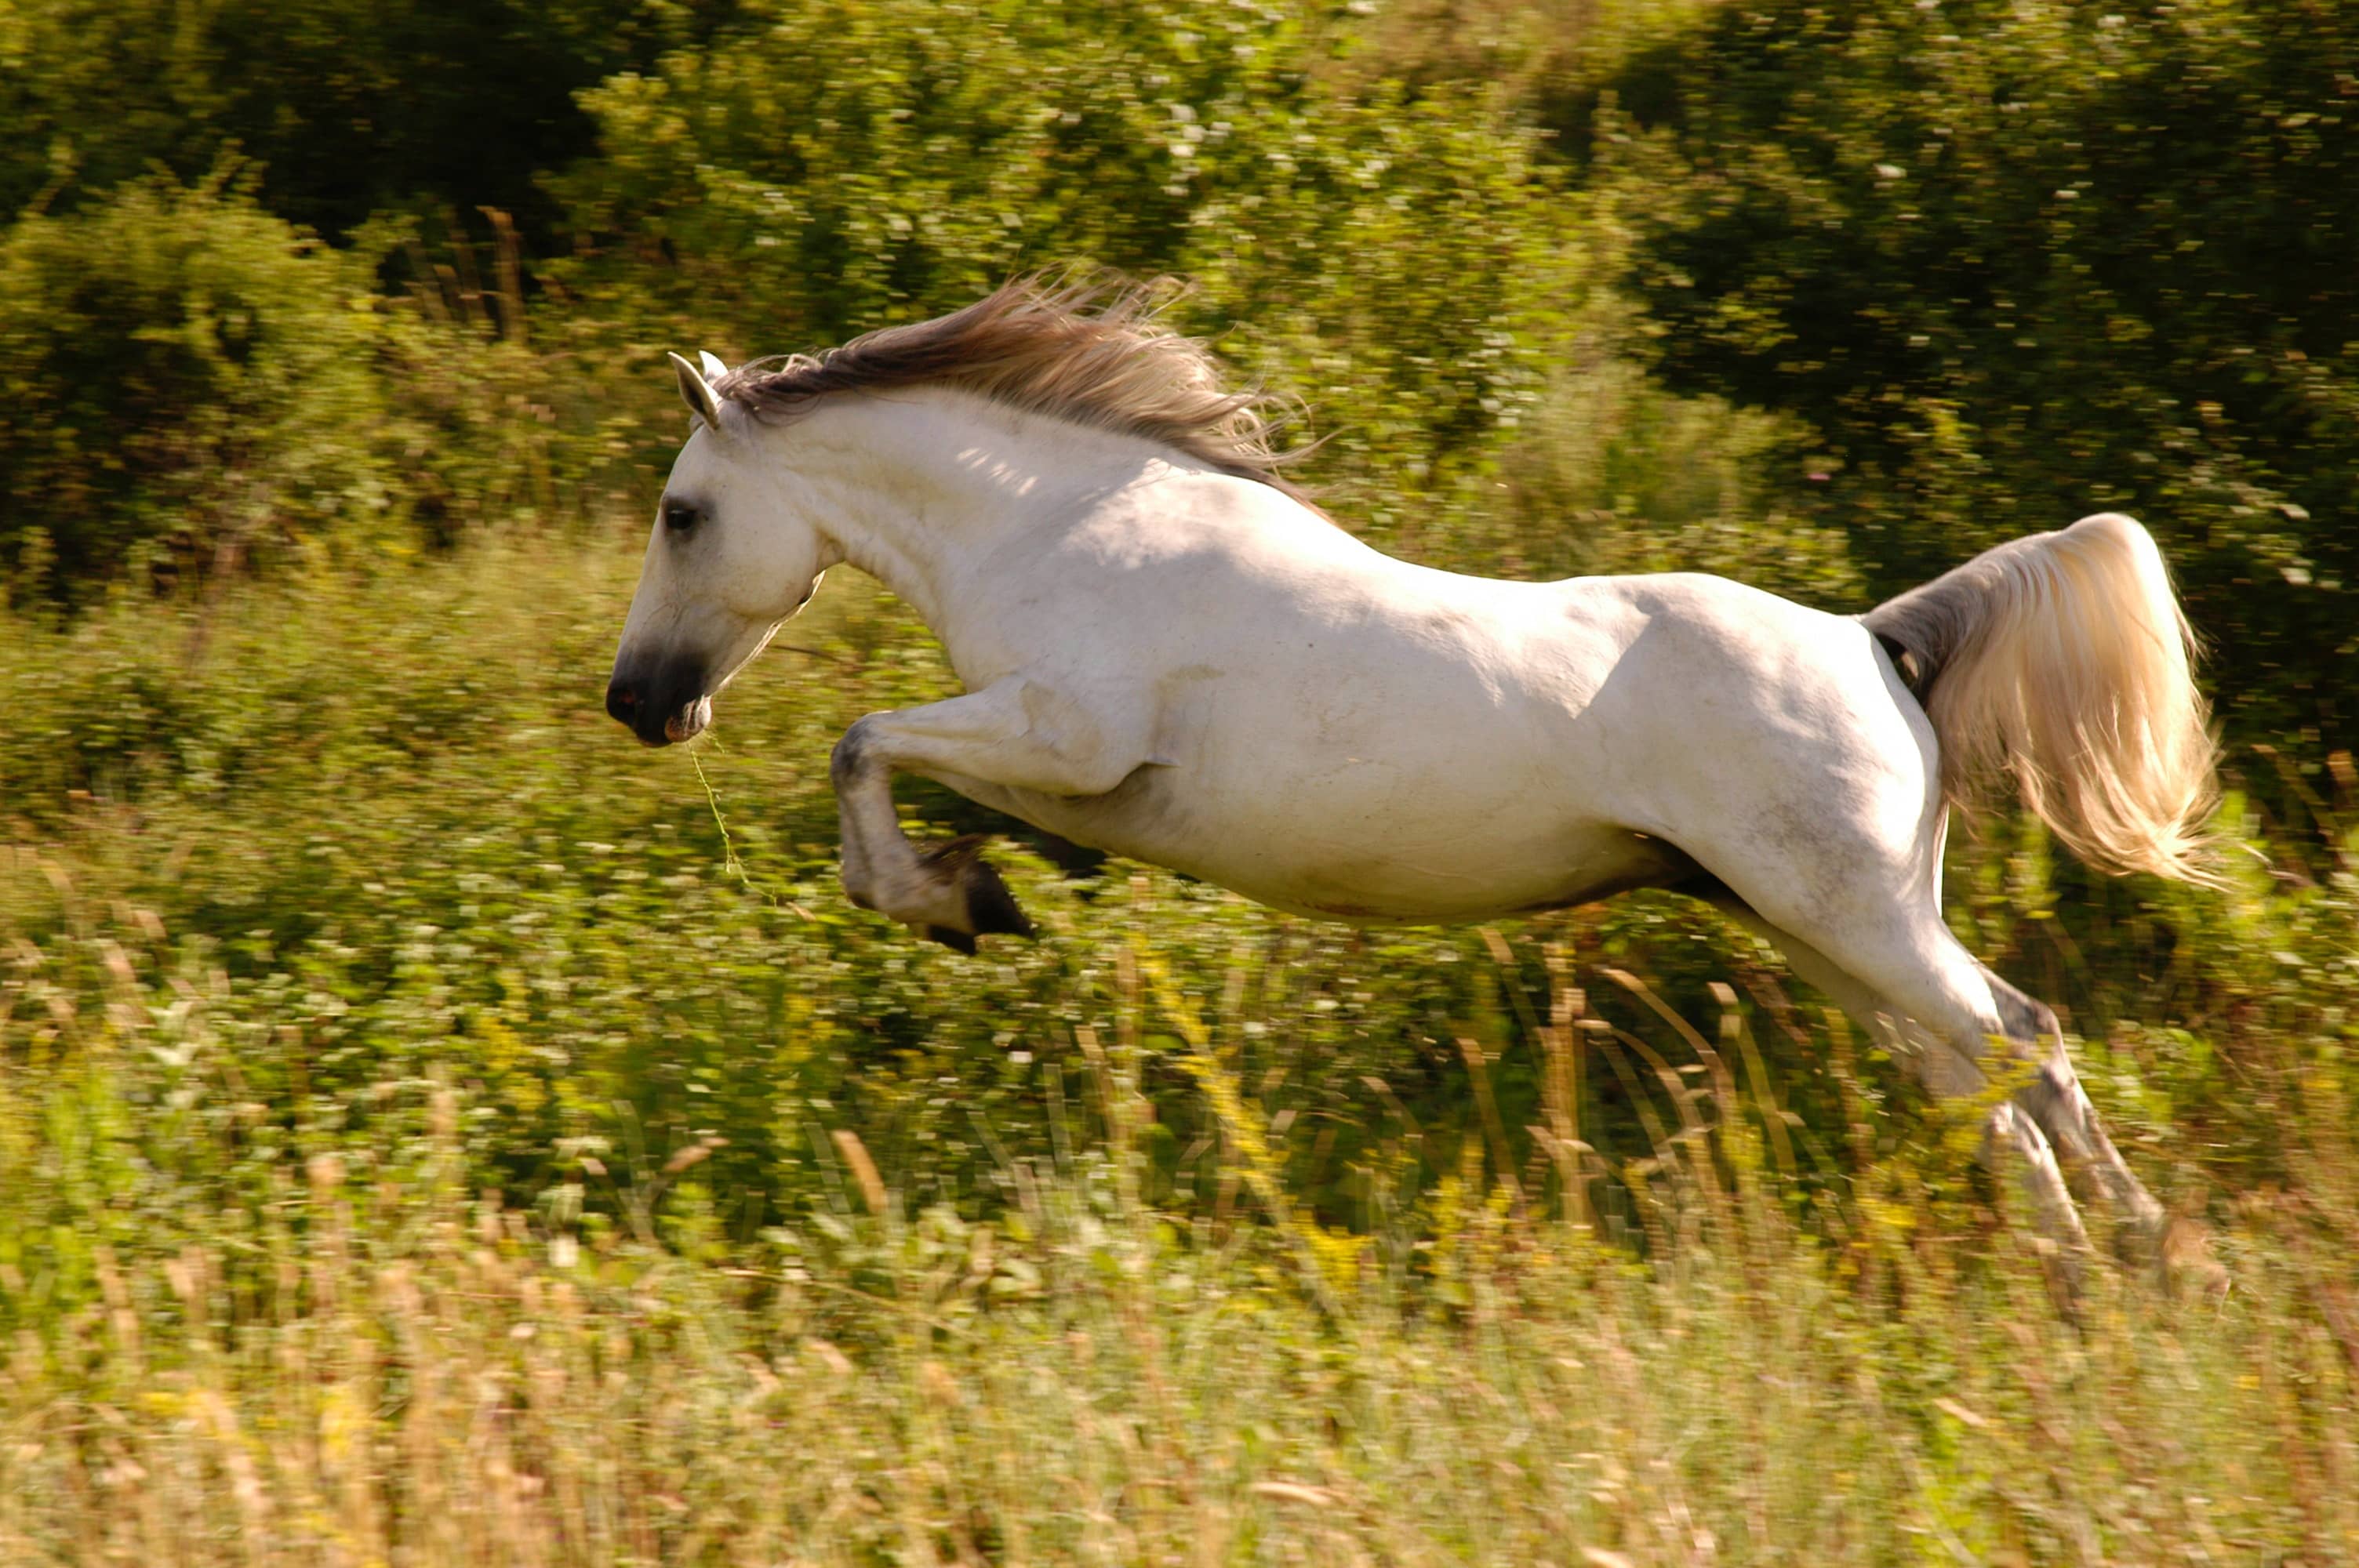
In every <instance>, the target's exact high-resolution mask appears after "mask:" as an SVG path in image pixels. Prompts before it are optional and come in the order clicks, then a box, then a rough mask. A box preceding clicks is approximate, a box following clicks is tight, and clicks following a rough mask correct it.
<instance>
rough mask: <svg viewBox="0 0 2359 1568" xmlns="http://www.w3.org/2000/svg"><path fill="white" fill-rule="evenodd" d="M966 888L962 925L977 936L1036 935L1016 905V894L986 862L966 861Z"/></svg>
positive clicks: (964, 874)
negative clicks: (968, 927) (972, 928)
mask: <svg viewBox="0 0 2359 1568" xmlns="http://www.w3.org/2000/svg"><path fill="white" fill-rule="evenodd" d="M962 881H963V883H964V886H965V888H966V923H967V924H968V925H972V926H973V927H974V929H975V933H976V934H977V935H988V934H992V933H997V934H1000V935H1008V936H1023V937H1027V938H1029V937H1031V936H1033V935H1036V932H1035V930H1034V927H1033V925H1032V922H1031V920H1030V918H1029V917H1028V916H1027V915H1026V914H1025V913H1024V911H1023V910H1022V909H1020V908H1018V907H1017V906H1016V895H1015V894H1014V893H1011V892H1008V891H1007V884H1006V882H1004V881H1000V880H999V873H998V872H997V871H995V870H993V869H992V866H991V862H989V861H988V860H970V861H968V862H967V866H966V870H965V871H964V873H963V876H962Z"/></svg>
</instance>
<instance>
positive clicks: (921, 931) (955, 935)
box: [918, 925, 974, 958]
mask: <svg viewBox="0 0 2359 1568" xmlns="http://www.w3.org/2000/svg"><path fill="white" fill-rule="evenodd" d="M918 935H920V936H922V937H924V938H925V939H926V940H927V941H929V942H939V943H940V944H941V945H942V946H945V947H948V948H949V949H950V950H951V952H953V953H964V954H965V955H966V956H967V957H970V958H972V957H974V938H973V936H972V935H969V934H968V933H966V932H964V931H961V930H958V929H957V928H956V927H954V926H949V925H920V926H919V927H918Z"/></svg>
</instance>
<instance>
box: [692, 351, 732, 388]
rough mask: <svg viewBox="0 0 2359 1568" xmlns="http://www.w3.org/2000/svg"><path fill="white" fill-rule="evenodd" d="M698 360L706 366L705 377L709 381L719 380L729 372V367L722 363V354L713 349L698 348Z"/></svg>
mask: <svg viewBox="0 0 2359 1568" xmlns="http://www.w3.org/2000/svg"><path fill="white" fill-rule="evenodd" d="M696 360H697V362H698V363H699V364H701V365H702V366H703V367H704V379H705V380H707V381H719V380H720V379H721V378H722V377H723V376H724V375H727V374H728V373H729V367H728V366H727V365H725V364H723V363H722V362H721V356H720V355H719V354H716V353H714V352H713V351H712V350H711V349H699V350H697V351H696Z"/></svg>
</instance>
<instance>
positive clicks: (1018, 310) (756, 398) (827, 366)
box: [712, 275, 1310, 501]
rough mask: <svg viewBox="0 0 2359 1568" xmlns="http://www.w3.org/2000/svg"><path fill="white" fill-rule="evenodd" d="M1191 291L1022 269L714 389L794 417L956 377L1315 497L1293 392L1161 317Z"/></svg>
mask: <svg viewBox="0 0 2359 1568" xmlns="http://www.w3.org/2000/svg"><path fill="white" fill-rule="evenodd" d="M1184 292H1185V291H1184V288H1183V287H1181V286H1180V285H1179V284H1177V283H1175V282H1174V281H1173V280H1171V279H1169V278H1156V279H1152V280H1149V281H1147V282H1145V283H1129V282H1125V281H1122V280H1120V279H1115V278H1111V277H1099V278H1091V279H1085V280H1083V281H1080V282H1071V281H1061V282H1052V281H1049V280H1047V279H1044V278H1042V277H1040V276H1037V275H1036V276H1030V277H1019V278H1016V279H1015V280H1014V281H1012V282H1010V283H1008V284H1006V285H1005V286H1003V287H1000V288H999V289H997V290H996V291H995V292H994V293H992V294H990V295H988V296H986V297H984V298H982V299H979V300H977V301H976V302H975V303H973V305H970V306H967V307H966V308H963V309H961V310H954V311H952V312H951V313H950V314H949V315H947V316H937V317H935V318H934V319H931V320H929V321H913V322H910V323H908V325H906V326H899V327H886V328H883V329H880V330H876V331H874V332H869V333H866V334H865V335H864V336H861V337H857V338H854V339H853V340H852V341H850V342H848V343H845V344H844V345H843V346H842V347H841V348H834V349H830V350H828V351H825V352H824V353H820V354H815V355H814V354H785V355H779V356H777V357H774V358H770V359H761V360H756V361H754V362H751V363H749V364H745V365H740V366H739V367H738V368H737V369H735V370H733V371H731V372H729V373H727V374H726V375H723V376H721V377H719V378H717V379H716V380H715V381H714V382H713V384H712V390H713V391H714V392H715V393H716V394H718V395H720V396H722V397H723V398H726V399H728V400H729V401H730V402H733V403H735V404H737V405H738V406H741V407H743V408H745V409H746V410H748V411H749V412H750V413H752V414H754V415H755V416H756V417H758V418H762V419H766V420H770V419H786V418H792V417H793V416H796V415H799V414H801V413H803V412H805V411H807V410H808V409H809V408H810V406H811V405H812V404H814V403H815V402H817V401H818V400H819V399H821V398H822V397H825V396H827V395H829V394H831V393H837V392H888V391H892V390H894V389H896V388H898V387H905V386H918V385H924V384H932V385H940V386H952V387H957V388H959V389H961V390H962V391H966V392H972V393H976V394H978V395H982V396H984V397H988V398H990V399H992V400H993V401H995V402H998V403H1003V404H1006V405H1007V406H1010V407H1014V408H1020V409H1025V410H1027V411H1029V412H1031V413H1035V414H1045V415H1048V416H1050V417H1052V418H1057V419H1063V420H1067V421H1069V422H1071V423H1072V424H1076V425H1085V426H1089V427H1093V428H1095V429H1102V430H1115V431H1120V432H1122V433H1124V434H1125V435H1132V436H1141V437H1145V438H1147V439H1148V440H1152V441H1157V442H1160V443H1161V444H1162V445H1164V446H1167V447H1170V448H1174V449H1177V450H1179V451H1180V452H1182V453H1184V454H1185V455H1187V456H1188V457H1190V458H1192V459H1194V460H1197V461H1198V462H1201V463H1203V464H1205V465H1206V466H1207V467H1210V468H1213V469H1217V470H1220V471H1222V472H1223V473H1228V474H1233V475H1235V476H1236V477H1238V478H1240V479H1250V480H1257V481H1260V482H1261V483H1264V484H1267V485H1271V486H1273V487H1275V488H1276V489H1277V490H1280V491H1282V492H1285V493H1286V494H1288V495H1289V496H1291V497H1293V498H1294V499H1296V500H1298V501H1307V497H1305V495H1304V494H1303V492H1301V490H1300V489H1299V488H1298V487H1297V486H1296V485H1294V484H1293V483H1291V482H1289V481H1288V480H1287V479H1286V478H1285V476H1284V474H1283V473H1282V472H1281V470H1283V469H1284V467H1285V466H1286V465H1287V464H1288V463H1290V462H1293V461H1294V460H1297V459H1299V458H1300V457H1302V456H1304V455H1305V454H1306V453H1307V452H1309V451H1310V448H1309V447H1296V448H1290V449H1284V450H1281V449H1278V447H1277V444H1276V438H1277V433H1278V431H1279V429H1280V428H1281V427H1283V426H1284V425H1285V424H1287V423H1288V420H1289V417H1290V415H1291V412H1292V411H1291V410H1290V409H1289V408H1288V406H1286V403H1285V400H1283V399H1281V398H1279V397H1278V396H1277V395H1274V394H1271V393H1267V392H1265V391H1263V390H1262V389H1261V388H1259V387H1257V386H1249V387H1245V388H1242V389H1232V388H1230V387H1228V386H1226V385H1224V384H1223V377H1222V373H1221V365H1220V362H1219V361H1218V360H1216V359H1215V358H1213V356H1212V351H1211V350H1210V349H1209V348H1207V347H1206V346H1205V345H1204V344H1203V343H1202V342H1201V341H1199V340H1197V339H1194V338H1189V337H1183V336H1181V335H1180V333H1179V332H1177V331H1174V330H1172V329H1170V328H1169V327H1168V326H1165V325H1164V324H1163V322H1162V321H1161V320H1160V319H1158V318H1159V317H1160V316H1161V314H1162V312H1163V311H1164V310H1165V309H1167V308H1169V306H1170V304H1171V303H1172V302H1173V301H1174V300H1176V299H1177V298H1178V297H1180V295H1181V294H1182V293H1184Z"/></svg>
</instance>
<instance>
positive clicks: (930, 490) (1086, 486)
mask: <svg viewBox="0 0 2359 1568" xmlns="http://www.w3.org/2000/svg"><path fill="white" fill-rule="evenodd" d="M780 439H781V441H782V442H783V443H784V444H785V445H786V446H787V449H788V450H789V451H791V452H792V453H793V457H792V461H793V463H794V467H795V470H796V471H797V473H798V474H799V476H800V477H801V478H802V479H803V480H804V481H806V482H808V483H809V484H810V486H811V487H812V489H813V490H814V491H815V492H817V493H818V499H819V500H820V502H821V507H822V511H823V514H824V515H825V516H826V518H827V522H826V524H825V525H824V527H825V532H826V533H827V535H828V537H829V539H830V541H831V543H832V545H833V546H834V547H835V553H838V554H840V555H841V556H842V557H843V559H844V560H846V561H848V562H850V563H851V564H852V565H853V566H855V567H858V568H860V569H861V570H862V571H864V572H866V573H867V574H868V575H869V576H871V577H873V578H875V579H877V580H878V581H879V582H881V583H883V584H884V585H885V586H886V588H887V589H891V590H892V591H893V593H894V594H895V595H897V597H899V598H900V599H902V600H905V601H906V602H908V605H909V606H910V607H911V608H912V609H914V610H915V611H917V612H918V614H919V617H920V618H921V619H923V620H924V622H926V624H927V625H928V626H929V627H931V628H932V629H933V632H934V634H935V635H936V636H937V637H939V638H940V640H941V642H942V644H943V646H944V647H945V648H946V649H948V650H949V651H950V653H951V658H952V660H953V661H954V662H955V661H956V660H957V659H958V654H959V648H960V647H961V645H962V643H966V642H967V641H968V636H967V633H968V631H969V629H970V628H971V627H975V628H977V629H978V630H979V626H978V623H979V622H987V620H988V618H989V617H990V615H991V614H992V613H993V606H992V605H991V604H990V603H988V602H986V601H985V600H986V599H987V596H986V595H984V594H982V593H980V592H979V591H978V588H979V581H980V579H981V578H982V577H983V575H984V568H985V566H986V563H987V562H988V561H989V560H990V558H991V557H992V556H993V555H995V553H996V552H998V551H999V550H1001V549H1002V548H1004V547H1005V546H1006V545H1007V544H1008V543H1010V542H1011V541H1012V540H1014V539H1015V538H1016V536H1017V535H1019V534H1022V533H1023V532H1025V531H1026V530H1027V529H1031V528H1037V527H1039V526H1041V525H1042V524H1045V523H1049V522H1051V521H1054V520H1056V519H1057V518H1060V517H1065V516H1070V515H1071V514H1072V513H1073V512H1074V510H1075V509H1076V508H1078V507H1079V506H1081V505H1082V504H1084V498H1085V497H1086V496H1088V495H1090V494H1092V493H1095V494H1101V495H1102V494H1103V493H1105V492H1106V491H1107V490H1108V489H1109V488H1111V487H1112V486H1113V485H1114V484H1116V483H1118V482H1120V478H1121V476H1122V475H1123V474H1124V473H1125V471H1126V472H1128V473H1133V474H1135V473H1136V470H1137V468H1138V466H1139V464H1138V457H1137V454H1136V453H1133V452H1125V451H1122V450H1120V449H1119V448H1120V447H1122V446H1126V445H1131V444H1134V443H1127V442H1124V441H1123V440H1122V438H1114V437H1108V436H1106V435H1104V434H1103V433H1101V432H1096V431H1091V430H1085V429H1082V428H1080V427H1075V426H1072V425H1069V424H1066V423H1064V422H1063V421H1060V420H1052V419H1048V418H1045V417H1042V416H1038V415H1034V414H1027V413H1024V412H1022V411H1020V410H1016V409H1012V408H1008V407H1006V406H1004V405H1000V404H995V403H992V402H989V401H988V400H986V399H984V398H980V397H976V396H973V395H969V394H965V393H960V392H955V391H951V390H949V389H945V388H939V387H925V388H918V389H914V390H911V391H908V392H899V393H895V394H893V395H889V396H867V395H843V396H839V397H836V398H831V399H829V400H827V401H825V402H823V403H821V404H820V405H819V406H817V407H815V408H813V409H812V410H811V411H810V414H809V415H807V416H804V417H803V418H801V419H799V420H797V421H795V422H794V423H792V424H791V425H788V426H787V427H784V428H783V429H782V431H781V432H780Z"/></svg>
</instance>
